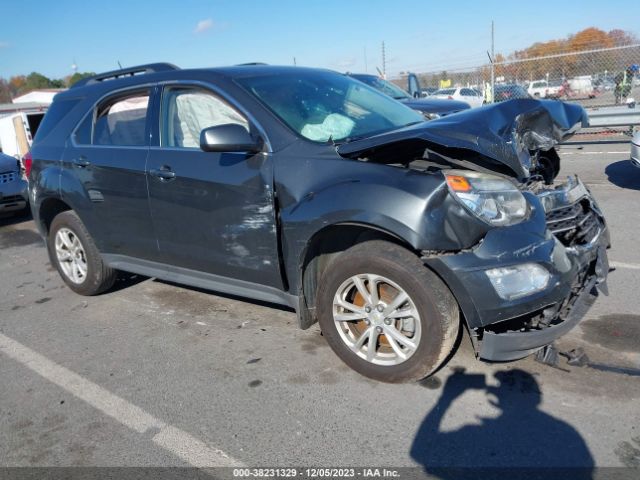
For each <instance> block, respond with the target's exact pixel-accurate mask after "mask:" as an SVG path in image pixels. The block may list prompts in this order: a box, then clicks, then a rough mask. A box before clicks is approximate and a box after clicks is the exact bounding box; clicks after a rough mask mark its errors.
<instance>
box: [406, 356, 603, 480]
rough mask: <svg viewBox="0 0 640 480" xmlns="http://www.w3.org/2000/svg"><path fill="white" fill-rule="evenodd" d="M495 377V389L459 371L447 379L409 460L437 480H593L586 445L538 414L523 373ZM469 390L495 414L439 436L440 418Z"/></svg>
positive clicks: (537, 394) (536, 395) (535, 389)
mask: <svg viewBox="0 0 640 480" xmlns="http://www.w3.org/2000/svg"><path fill="white" fill-rule="evenodd" d="M494 376H495V378H496V380H498V382H499V384H498V386H490V385H487V382H486V378H485V376H484V375H478V374H468V373H465V370H464V369H457V370H456V371H455V372H454V373H453V374H452V375H451V376H450V377H449V378H448V379H447V381H446V383H445V385H444V387H443V389H442V395H441V396H440V398H439V400H438V402H437V404H436V405H435V406H434V408H433V409H432V410H431V411H430V412H429V413H428V414H427V416H426V417H425V419H424V421H423V422H422V424H421V426H420V428H419V430H418V433H417V435H416V437H415V439H414V441H413V444H412V446H411V457H412V458H413V459H414V460H415V461H416V462H418V463H419V464H421V465H422V466H423V467H424V470H425V472H426V473H427V474H429V475H431V476H433V477H434V478H441V479H449V478H451V479H453V478H455V479H464V478H470V479H471V478H474V479H477V478H483V479H486V478H502V479H504V478H509V479H510V480H512V479H516V478H554V479H557V478H578V479H590V478H592V476H593V468H594V461H593V457H592V456H591V453H590V452H589V449H588V447H587V445H586V443H585V442H584V440H583V439H582V437H581V436H580V434H579V433H578V432H577V431H576V430H575V429H574V428H573V427H572V426H571V425H569V424H568V423H566V422H563V421H562V420H559V419H557V418H555V417H553V416H551V415H549V414H547V413H545V412H543V411H541V410H540V408H539V406H540V403H541V400H542V392H541V391H540V387H539V385H538V382H537V381H536V379H535V378H534V377H533V376H532V375H531V374H530V373H527V372H525V371H523V370H506V371H499V372H496V373H495V375H494ZM469 389H475V390H484V391H485V392H486V395H487V402H488V403H489V404H490V405H492V406H493V407H495V408H497V409H498V410H500V414H499V415H498V416H497V417H495V418H492V417H478V416H474V420H475V421H478V420H479V421H480V424H479V425H478V424H473V425H464V426H462V427H460V428H458V429H457V430H453V431H443V430H442V421H443V419H444V416H445V414H446V413H447V411H449V410H451V405H452V403H453V402H454V401H455V400H456V399H457V398H458V397H460V396H461V395H462V394H463V393H464V392H465V391H468V390H469ZM430 478H431V477H430Z"/></svg>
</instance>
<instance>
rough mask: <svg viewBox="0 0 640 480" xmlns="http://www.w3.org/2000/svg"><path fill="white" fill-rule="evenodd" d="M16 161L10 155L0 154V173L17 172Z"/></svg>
mask: <svg viewBox="0 0 640 480" xmlns="http://www.w3.org/2000/svg"><path fill="white" fill-rule="evenodd" d="M17 171H18V161H17V160H16V159H15V158H13V157H12V156H10V155H5V154H4V153H0V173H6V172H17Z"/></svg>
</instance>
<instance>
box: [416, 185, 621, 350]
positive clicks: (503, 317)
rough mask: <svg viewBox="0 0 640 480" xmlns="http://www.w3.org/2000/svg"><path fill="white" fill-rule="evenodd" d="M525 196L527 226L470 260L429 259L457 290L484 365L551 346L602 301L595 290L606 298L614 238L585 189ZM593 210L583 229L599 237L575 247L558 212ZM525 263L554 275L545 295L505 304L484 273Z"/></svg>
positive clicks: (492, 238) (491, 236) (496, 236)
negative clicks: (609, 253) (528, 206)
mask: <svg viewBox="0 0 640 480" xmlns="http://www.w3.org/2000/svg"><path fill="white" fill-rule="evenodd" d="M525 195H527V197H528V199H529V202H530V204H531V205H532V207H533V211H532V215H531V217H530V219H529V220H528V221H526V222H523V223H522V224H519V225H514V226H513V227H506V228H499V229H494V230H492V231H490V232H489V233H488V234H487V236H486V237H485V239H484V240H483V242H482V243H481V244H480V245H479V246H478V247H476V248H475V249H473V250H472V251H470V252H464V253H459V254H455V255H446V256H440V257H433V258H423V260H424V262H425V264H426V265H427V266H429V267H431V268H432V269H433V270H435V271H436V272H437V273H438V274H439V275H440V276H441V277H443V279H444V280H445V282H446V283H447V284H448V285H449V287H450V288H451V290H452V292H453V294H454V296H455V297H456V299H457V300H458V304H459V305H460V308H461V310H462V313H463V314H464V317H465V319H466V321H467V324H468V326H469V328H470V330H471V332H472V335H473V338H474V344H475V346H476V350H477V354H478V356H479V357H480V358H482V359H485V360H491V361H509V360H516V359H518V358H523V357H525V356H527V355H529V354H531V353H534V352H535V351H536V350H538V349H540V348H542V347H544V346H545V345H548V344H550V343H552V342H553V341H554V340H555V339H557V338H559V337H560V336H562V335H564V334H565V333H567V332H568V331H569V330H570V329H571V328H573V327H574V326H575V325H576V324H577V323H578V322H579V321H580V319H581V318H582V317H583V316H584V314H585V313H586V311H587V310H588V308H589V307H590V306H591V304H592V303H593V301H594V300H595V298H596V297H597V294H598V293H597V289H596V286H599V287H600V288H601V289H602V290H603V291H606V276H607V273H608V271H609V265H608V260H607V252H606V249H607V248H608V246H609V233H608V230H607V227H606V224H605V222H604V219H603V218H602V216H601V214H600V213H599V209H598V208H597V205H596V204H595V201H593V199H592V197H591V195H590V193H589V192H588V190H587V189H586V188H585V187H584V185H582V183H581V182H579V180H577V179H575V180H573V181H570V182H568V184H567V186H566V188H565V189H564V190H563V189H562V188H560V189H557V190H553V196H550V195H549V194H547V197H546V198H544V196H543V195H540V196H535V195H532V194H530V193H525ZM587 204H590V205H591V208H592V210H590V215H592V217H589V218H590V220H591V222H592V223H589V224H587V223H585V222H580V225H581V226H584V225H591V226H592V227H593V228H594V230H589V231H588V232H589V236H588V239H587V240H584V241H581V242H579V243H577V244H575V245H574V244H569V242H568V241H567V238H569V237H568V236H567V235H568V230H567V229H566V228H565V226H564V225H563V224H560V221H559V220H558V212H561V213H562V212H563V211H568V212H569V213H571V212H573V208H574V206H575V205H585V208H587V206H586V205H587ZM593 217H596V220H597V223H596V224H595V225H597V229H596V227H595V226H594V223H593ZM547 222H549V223H548V225H549V228H553V229H554V231H557V232H558V233H556V235H554V234H552V233H551V230H549V228H548V227H547ZM561 227H562V228H561ZM585 228H586V227H585ZM590 228H591V227H590ZM561 240H562V241H561ZM521 263H536V264H538V265H541V266H544V268H546V269H547V271H548V272H549V273H550V275H551V279H550V281H549V283H548V285H547V287H546V288H545V289H544V290H542V291H540V292H537V293H535V294H531V295H528V296H526V297H522V298H519V299H515V300H511V301H509V300H504V299H502V298H500V297H499V296H498V295H497V293H496V292H495V290H494V288H493V286H492V285H491V283H490V281H489V279H488V277H487V275H486V273H485V272H486V270H487V269H490V268H496V267H508V266H512V265H516V264H521Z"/></svg>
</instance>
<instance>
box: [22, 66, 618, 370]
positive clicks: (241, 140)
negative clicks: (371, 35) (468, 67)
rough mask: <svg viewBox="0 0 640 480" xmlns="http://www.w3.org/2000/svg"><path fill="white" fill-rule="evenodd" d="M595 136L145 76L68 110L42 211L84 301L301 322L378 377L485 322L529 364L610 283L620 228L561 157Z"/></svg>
mask: <svg viewBox="0 0 640 480" xmlns="http://www.w3.org/2000/svg"><path fill="white" fill-rule="evenodd" d="M586 121H587V118H586V114H585V113H584V110H583V109H582V108H581V107H579V106H576V105H569V104H565V103H562V102H551V101H539V100H533V99H525V100H513V101H507V102H503V103H501V104H497V105H491V106H487V107H484V108H479V109H473V110H466V111H464V112H460V113H458V114H456V115H451V116H448V117H444V118H441V119H437V120H432V121H429V122H425V121H424V118H423V116H422V115H421V114H420V113H418V112H415V111H414V110H412V109H411V108H409V107H407V106H405V105H403V104H401V103H399V102H396V101H395V100H393V99H392V98H390V97H388V96H386V95H384V94H383V93H381V92H379V91H377V90H375V89H373V88H371V87H369V86H367V85H365V84H363V83H361V82H359V81H357V80H355V79H352V78H349V77H347V76H345V75H341V74H339V73H336V72H331V71H327V70H318V69H307V68H300V67H274V66H268V65H256V64H253V65H239V66H234V67H225V68H211V69H194V70H181V69H178V68H177V67H175V66H173V65H169V64H153V65H143V66H141V67H135V68H131V69H125V70H118V71H114V72H107V73H104V74H100V75H97V76H95V77H91V78H88V79H86V80H83V81H81V82H79V83H78V84H76V85H75V86H74V87H72V88H71V89H69V90H68V91H66V92H64V93H60V94H58V95H57V96H56V97H55V101H54V102H53V104H52V105H51V108H50V109H49V110H48V112H47V114H46V117H45V119H44V120H43V123H42V125H41V126H40V128H39V130H38V133H37V135H36V137H35V140H34V144H33V148H32V152H31V154H32V160H33V163H32V169H31V171H30V185H29V187H30V196H31V200H32V202H31V208H32V211H33V215H34V218H35V221H36V223H37V225H38V227H39V229H40V231H41V232H42V235H43V237H44V239H45V241H46V244H47V247H48V251H49V255H50V258H51V262H52V263H53V264H54V265H55V267H56V268H57V269H58V271H59V272H60V275H61V276H62V278H63V280H64V281H65V282H66V283H67V285H68V286H69V287H70V288H71V289H72V290H74V291H75V292H77V293H79V294H82V295H95V294H99V293H101V292H104V291H106V290H108V289H109V288H110V287H111V286H112V285H113V283H114V280H115V278H116V275H117V271H118V270H123V271H128V272H135V273H137V274H141V275H146V276H150V277H157V278H160V279H164V280H169V281H173V282H176V283H182V284H185V285H192V286H197V287H200V288H206V289H210V290H213V291H218V292H225V293H228V294H234V295H239V296H243V297H246V298H249V299H254V300H260V301H264V302H271V303H273V304H279V305H284V306H288V307H291V308H292V309H295V311H296V312H297V316H298V321H299V325H300V327H301V328H308V327H309V326H311V325H312V324H314V323H315V322H316V321H318V322H319V323H320V327H321V329H322V332H323V335H324V338H325V339H326V340H327V342H328V343H329V345H330V346H331V347H332V349H333V350H334V351H335V353H336V354H337V355H338V356H339V357H340V358H341V359H342V360H344V362H346V363H347V364H348V365H350V366H351V367H352V368H354V369H355V370H357V371H358V372H360V373H362V374H363V375H367V376H369V377H371V378H374V379H378V380H382V381H387V382H401V381H412V380H417V379H420V378H423V377H425V376H427V375H430V374H431V373H433V372H434V371H435V370H436V369H438V368H439V367H440V366H441V365H442V364H443V362H445V361H446V359H447V358H448V357H449V356H450V355H451V354H452V352H453V349H454V348H455V344H456V341H457V339H458V338H459V337H460V335H462V332H463V327H464V329H466V330H467V331H468V332H469V335H470V338H471V340H472V342H473V345H474V348H475V350H476V352H477V355H478V357H479V358H481V359H486V360H500V361H504V360H513V359H517V358H522V357H524V356H526V355H529V354H531V353H533V352H535V351H537V350H539V349H540V348H542V347H544V346H545V345H547V344H549V343H551V342H552V341H553V340H554V339H555V338H557V337H559V336H560V335H562V334H564V333H565V332H567V331H568V330H569V329H570V328H572V327H573V326H574V325H576V324H577V322H578V321H579V320H580V318H581V317H582V316H583V314H584V312H585V311H586V309H587V308H588V307H589V305H591V303H592V302H593V301H594V299H595V297H596V296H597V288H596V286H597V287H598V288H600V289H604V288H605V280H606V275H607V273H608V266H607V254H606V248H607V247H608V246H609V237H608V231H607V227H606V224H605V221H604V218H603V216H602V213H601V212H600V210H599V208H598V205H597V203H596V202H595V200H594V199H593V197H592V196H591V194H590V192H589V191H588V189H587V188H586V187H585V186H584V185H583V184H582V182H580V180H579V179H578V178H575V177H571V178H568V179H567V180H566V181H564V182H558V181H556V180H555V177H556V176H557V174H558V171H559V158H558V155H557V154H556V152H555V150H554V148H553V146H554V145H555V144H557V143H559V142H562V141H563V140H564V139H565V138H567V137H568V136H570V135H571V134H572V133H573V132H575V130H576V129H577V128H579V127H580V125H581V124H585V123H586Z"/></svg>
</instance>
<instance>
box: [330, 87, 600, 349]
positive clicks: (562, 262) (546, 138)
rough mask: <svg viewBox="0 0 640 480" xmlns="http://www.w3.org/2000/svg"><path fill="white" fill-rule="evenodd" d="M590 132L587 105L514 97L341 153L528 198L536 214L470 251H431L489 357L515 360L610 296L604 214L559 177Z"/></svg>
mask: <svg viewBox="0 0 640 480" xmlns="http://www.w3.org/2000/svg"><path fill="white" fill-rule="evenodd" d="M585 125H588V118H587V116H586V113H585V111H584V109H582V107H580V106H577V105H570V104H566V103H563V102H557V101H540V100H532V99H531V100H529V99H526V100H512V101H508V102H503V103H500V104H495V105H491V106H487V107H483V108H480V109H473V110H469V111H465V112H462V113H459V114H455V115H452V116H450V117H446V118H443V119H440V120H435V121H432V122H429V123H425V124H421V125H416V126H411V127H407V128H404V129H400V130H396V131H392V132H388V133H385V134H382V135H378V136H374V137H369V138H365V139H362V140H356V141H352V142H348V143H345V144H342V145H340V146H339V147H338V149H337V150H338V153H339V154H340V155H341V156H343V157H347V158H352V159H358V160H363V161H368V162H376V163H385V164H389V165H395V166H398V167H401V168H409V169H411V170H416V171H421V172H424V173H425V174H434V173H435V174H437V172H444V173H445V176H447V175H449V176H450V174H447V173H446V172H447V171H455V170H451V169H456V170H458V171H460V170H462V171H464V170H472V171H475V172H481V173H485V174H490V175H497V176H499V177H502V178H505V177H508V178H510V179H511V181H512V182H514V184H515V185H516V186H517V188H518V189H519V190H520V192H522V194H523V195H524V196H525V197H526V199H527V203H528V205H529V212H528V216H527V218H526V219H525V220H523V221H521V222H520V223H517V224H510V225H507V226H493V227H492V228H490V229H488V231H487V232H486V234H485V235H484V236H483V237H482V239H481V240H480V241H479V242H478V243H477V245H475V246H474V247H473V248H471V249H464V250H460V251H451V252H433V251H424V252H423V256H422V260H423V262H424V263H425V265H427V266H428V267H429V268H431V269H432V270H434V271H436V272H437V273H438V274H439V275H440V276H441V277H442V278H443V279H444V280H445V281H446V282H447V284H448V285H449V287H450V289H451V290H452V292H453V294H454V295H455V297H456V299H457V300H458V303H459V305H460V308H461V310H462V313H463V315H464V317H465V320H466V321H467V324H468V326H469V331H470V332H471V335H472V340H473V341H474V345H475V347H476V351H477V353H478V356H479V357H481V358H483V359H485V360H493V361H507V360H515V359H518V358H522V357H524V356H526V355H529V354H531V353H533V352H535V351H536V350H538V349H540V348H542V347H544V346H545V345H548V344H550V343H551V342H553V341H554V340H555V339H556V338H558V337H560V336H561V335H563V334H565V333H566V332H567V331H569V330H570V329H571V328H572V327H573V326H575V325H576V324H577V323H578V321H579V320H580V319H581V318H582V317H583V316H584V314H585V312H586V310H587V309H588V308H589V307H590V305H591V304H592V303H593V301H594V300H595V297H596V296H597V294H598V292H597V291H598V289H599V290H601V291H603V292H604V293H607V292H606V276H607V273H608V271H609V266H608V261H607V253H606V249H607V248H608V247H609V233H608V230H607V226H606V222H605V220H604V217H603V215H602V212H601V211H600V209H599V208H598V205H597V203H596V201H595V200H594V198H593V196H592V195H591V193H590V192H589V190H588V189H587V188H586V186H585V185H584V184H583V183H582V182H581V181H580V179H578V178H577V177H569V178H568V179H567V180H566V181H564V182H558V181H557V180H555V179H556V177H557V175H558V173H559V170H560V160H559V157H558V155H557V153H556V151H555V149H554V147H555V146H556V145H557V144H559V143H561V142H563V141H564V140H566V139H567V138H568V137H570V136H571V135H573V134H574V133H575V132H576V131H577V130H578V129H579V128H580V127H581V126H585ZM449 187H450V189H451V185H449ZM452 194H453V192H452ZM527 282H529V283H531V285H532V286H530V287H531V288H529V289H528V290H527ZM520 285H522V287H521V288H520V287H519V286H520ZM517 288H520V290H517ZM510 289H511V290H510Z"/></svg>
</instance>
